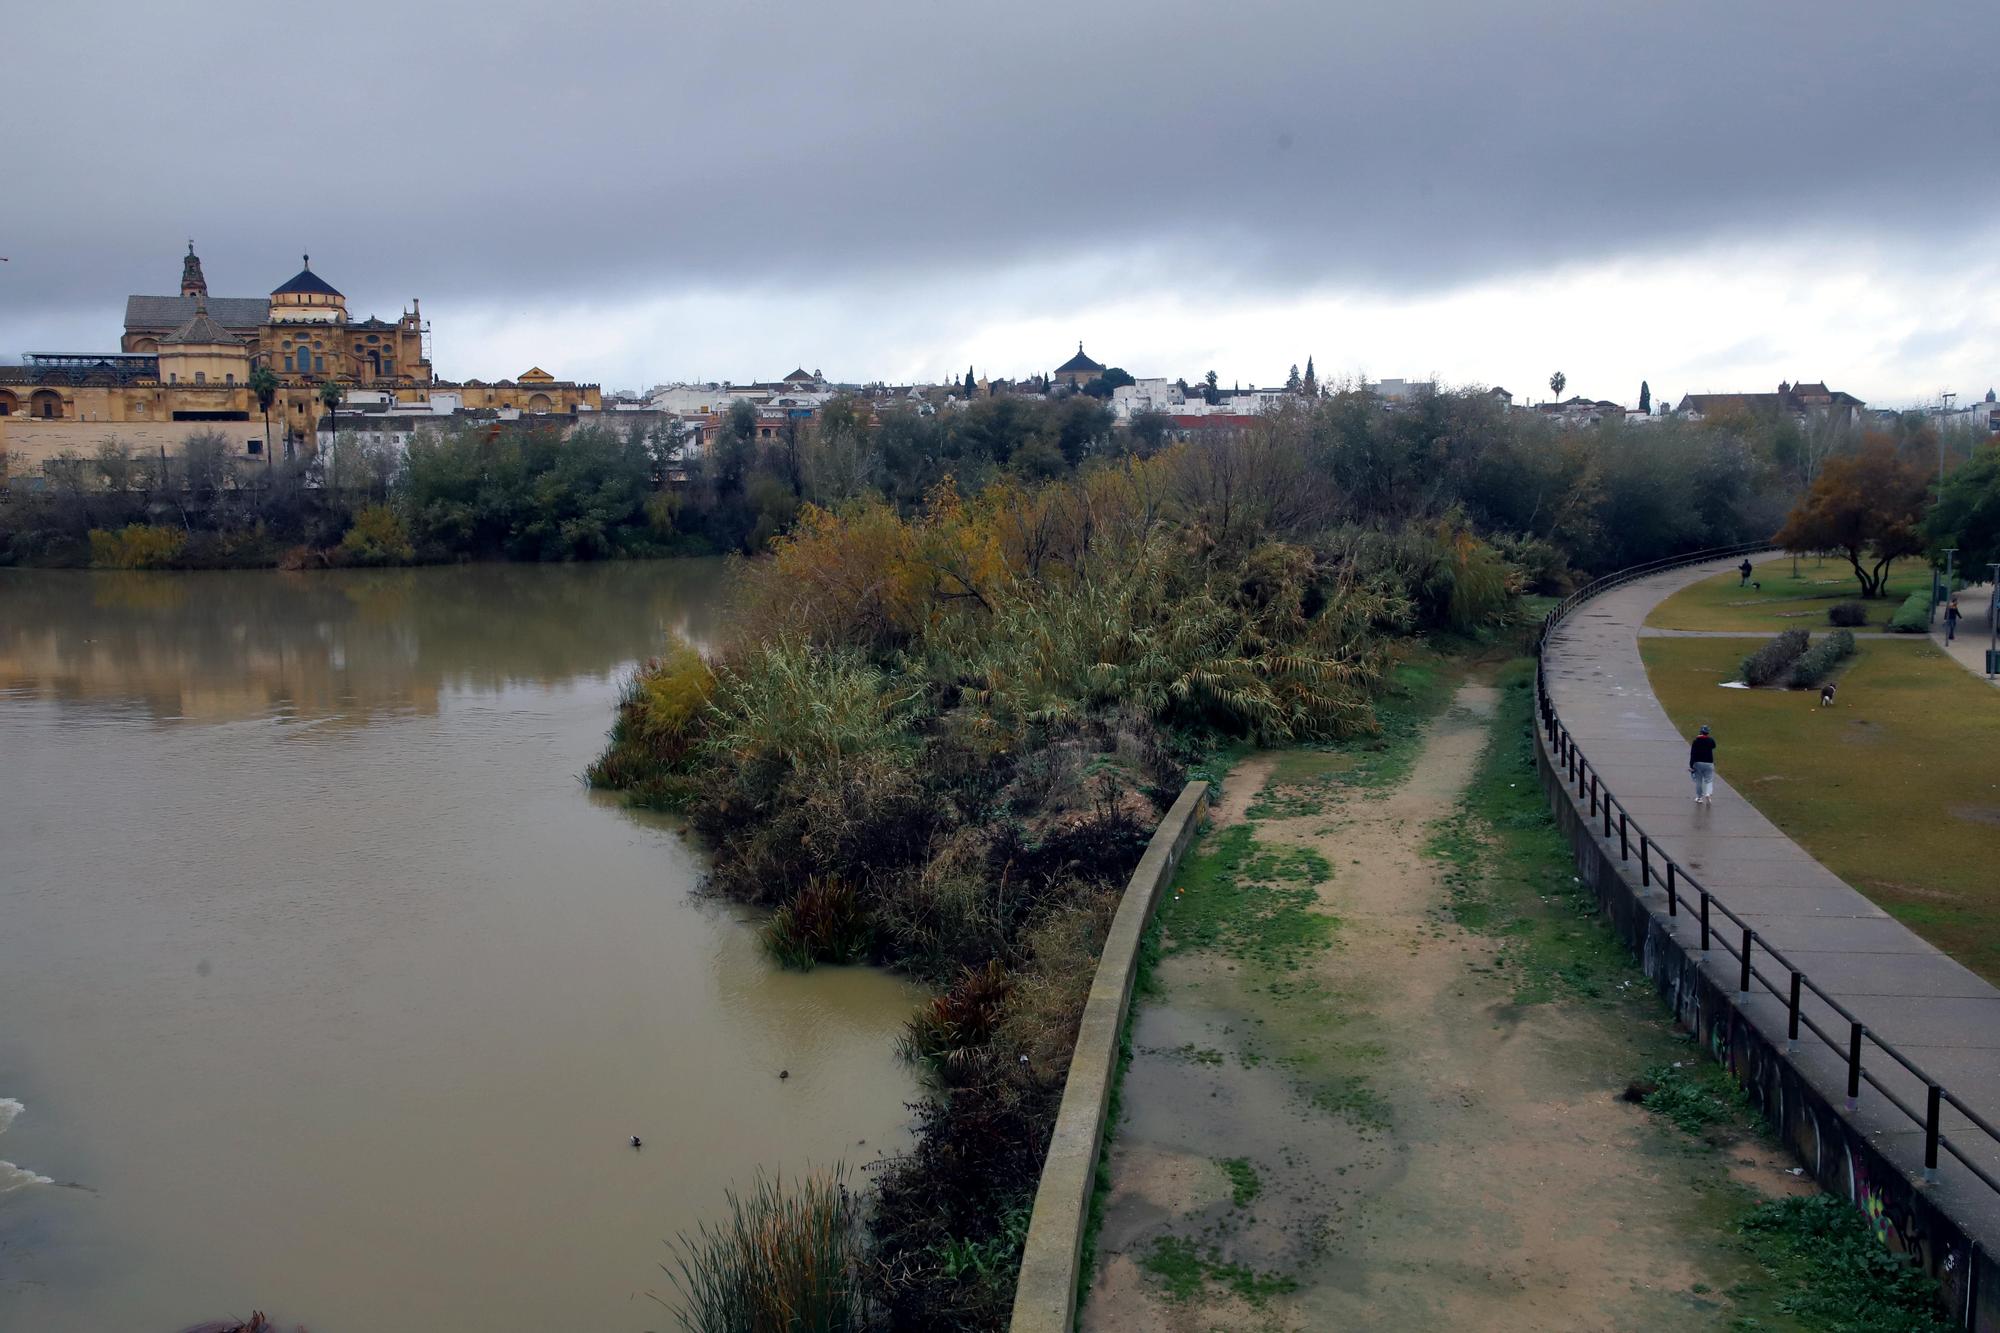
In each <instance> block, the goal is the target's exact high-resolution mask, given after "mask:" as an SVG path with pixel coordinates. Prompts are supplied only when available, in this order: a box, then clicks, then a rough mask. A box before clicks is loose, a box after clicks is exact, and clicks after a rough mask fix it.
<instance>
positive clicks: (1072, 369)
mask: <svg viewBox="0 0 2000 1333" xmlns="http://www.w3.org/2000/svg"><path fill="white" fill-rule="evenodd" d="M1102 369H1104V367H1103V366H1101V365H1099V364H1098V363H1097V362H1095V361H1092V360H1091V359H1090V358H1089V357H1087V356H1085V355H1084V354H1083V344H1082V343H1078V344H1077V345H1076V355H1075V356H1073V357H1071V358H1070V359H1069V360H1067V361H1065V362H1063V363H1062V364H1061V365H1059V366H1057V367H1056V374H1058V375H1072V374H1075V375H1081V374H1083V373H1084V372H1086V371H1098V370H1102Z"/></svg>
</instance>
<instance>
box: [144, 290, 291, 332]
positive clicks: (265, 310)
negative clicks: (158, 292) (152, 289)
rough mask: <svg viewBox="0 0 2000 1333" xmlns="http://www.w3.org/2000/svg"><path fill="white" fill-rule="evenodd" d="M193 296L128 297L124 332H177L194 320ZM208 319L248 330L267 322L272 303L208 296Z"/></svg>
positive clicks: (231, 327)
mask: <svg viewBox="0 0 2000 1333" xmlns="http://www.w3.org/2000/svg"><path fill="white" fill-rule="evenodd" d="M194 307H195V299H194V298H193V297H192V296H128V297H126V298H125V331H126V332H127V333H140V332H145V331H148V330H151V331H155V332H164V331H166V330H168V329H177V328H179V327H180V326H181V325H183V324H185V323H187V322H188V321H189V320H191V319H193V318H194ZM208 314H209V318H211V319H213V320H214V321H215V322H216V323H218V324H220V325H222V327H223V328H225V329H241V330H246V331H247V330H249V329H254V328H256V327H258V326H259V325H261V324H264V323H267V322H268V321H269V320H270V318H271V303H270V302H269V301H267V300H265V299H264V298H263V297H261V296H211V297H209V298H208Z"/></svg>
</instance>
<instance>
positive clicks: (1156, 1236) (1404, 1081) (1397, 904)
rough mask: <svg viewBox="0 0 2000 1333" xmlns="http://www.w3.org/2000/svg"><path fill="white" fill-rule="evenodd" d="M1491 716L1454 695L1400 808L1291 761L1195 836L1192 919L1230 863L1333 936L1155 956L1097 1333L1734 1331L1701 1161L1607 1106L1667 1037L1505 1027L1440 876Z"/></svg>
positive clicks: (1512, 1010) (1515, 996)
mask: <svg viewBox="0 0 2000 1333" xmlns="http://www.w3.org/2000/svg"><path fill="white" fill-rule="evenodd" d="M1494 704H1495V691H1494V690H1493V689H1492V688H1491V687H1490V686H1489V685H1487V684H1484V683H1481V682H1478V681H1475V682H1473V683H1469V684H1466V685H1464V686H1463V687H1462V688H1461V689H1460V690H1459V692H1458V694H1457V696H1456V699H1455V700H1454V702H1453V705H1452V707H1451V708H1450V709H1449V710H1448V711H1447V712H1446V713H1445V715H1444V716H1443V717H1441V718H1439V719H1438V720H1437V721H1436V722H1434V723H1433V724H1432V725H1431V726H1430V727H1429V729H1428V730H1427V731H1426V732H1425V734H1424V735H1423V737H1422V740H1421V748H1420V750H1419V751H1418V753H1417V755H1416V757H1415V760H1414V763H1413V764H1412V765H1411V767H1410V768H1409V771H1408V773H1407V776H1405V777H1404V778H1403V779H1402V780H1401V781H1400V782H1398V783H1396V784H1395V785H1394V786H1392V787H1390V788H1388V789H1386V790H1369V789H1366V788H1352V787H1348V788H1343V787H1340V786H1338V785H1337V784H1330V783H1316V782H1315V781H1314V780H1313V778H1312V776H1311V775H1312V762H1313V761H1312V760H1311V759H1310V758H1309V757H1307V756H1306V755H1305V754H1304V752H1298V753H1292V754H1287V755H1284V756H1278V757H1276V758H1268V757H1267V758H1265V761H1264V762H1261V763H1258V764H1257V766H1256V767H1255V768H1252V769H1248V770H1247V771H1246V767H1245V766H1239V768H1238V770H1237V772H1236V773H1235V774H1233V775H1232V778H1233V779H1235V781H1234V782H1233V783H1226V784H1225V793H1224V799H1223V801H1222V802H1221V803H1220V806H1219V812H1220V815H1221V818H1220V819H1219V821H1218V823H1219V825H1223V826H1225V827H1226V825H1227V824H1228V823H1229V822H1231V821H1241V822H1238V823H1236V825H1235V829H1234V831H1225V832H1218V831H1215V830H1211V832H1210V833H1208V834H1207V835H1205V836H1204V840H1203V844H1202V845H1201V846H1200V847H1199V848H1198V855H1197V858H1196V859H1195V860H1193V861H1191V862H1190V865H1189V868H1188V869H1187V870H1186V871H1185V872H1184V876H1183V877H1184V879H1187V880H1188V881H1189V883H1188V886H1187V892H1188V893H1189V894H1190V895H1194V894H1197V893H1204V894H1206V893H1214V892H1219V891H1220V890H1217V889H1214V888H1212V887H1210V886H1209V885H1208V882H1207V881H1206V880H1203V879H1202V876H1204V875H1209V874H1211V873H1212V872H1211V871H1209V870H1204V869H1203V868H1202V867H1203V866H1204V864H1212V863H1213V860H1214V858H1216V857H1218V856H1220V857H1234V858H1235V861H1234V867H1235V872H1234V878H1235V879H1236V880H1237V881H1239V882H1241V881H1245V880H1251V879H1261V880H1263V881H1264V882H1266V883H1267V884H1268V885H1270V886H1271V888H1270V892H1271V893H1272V894H1274V895H1278V896H1279V897H1282V896H1283V895H1285V894H1286V893H1291V894H1293V895H1296V897H1297V899H1298V900H1299V905H1300V913H1309V914H1311V915H1313V916H1317V917H1321V918H1325V917H1330V918H1332V919H1333V921H1334V922H1336V923H1337V924H1334V925H1332V926H1317V925H1315V924H1314V923H1313V922H1311V921H1308V920H1306V919H1305V917H1304V916H1303V915H1301V914H1300V913H1288V912H1286V911H1278V912H1276V913H1274V914H1270V915H1268V916H1267V917H1266V918H1265V919H1264V920H1263V921H1262V923H1261V924H1260V925H1259V926H1258V927H1257V929H1255V930H1250V929H1248V928H1247V927H1245V925H1244V917H1243V915H1242V913H1241V912H1240V911H1236V910H1235V909H1232V911H1233V913H1234V914H1233V915H1232V914H1231V913H1222V914H1219V915H1218V916H1217V917H1216V918H1215V919H1214V920H1213V922H1211V923H1210V926H1209V927H1208V928H1207V929H1208V934H1207V935H1204V936H1203V938H1202V939H1201V941H1200V943H1199V947H1193V948H1190V947H1188V942H1187V939H1185V938H1183V939H1176V938H1174V937H1173V936H1172V935H1170V936H1169V937H1168V938H1167V939H1166V940H1165V941H1164V943H1165V945H1166V949H1167V957H1165V958H1164V959H1163V960H1162V962H1161V964H1160V967H1159V970H1158V973H1157V976H1156V980H1157V983H1158V984H1157V987H1156V992H1155V994H1154V995H1153V996H1152V997H1151V998H1149V999H1146V1000H1143V1001H1142V1002H1141V1007H1140V1009H1139V1011H1138V1013H1137V1016H1136V1018H1135V1025H1134V1030H1133V1045H1134V1058H1133V1061H1132V1064H1131V1067H1130V1069H1129V1071H1128V1073H1127V1075H1126V1079H1125V1083H1124V1093H1123V1106H1124V1117H1123V1122H1122V1124H1121V1125H1120V1127H1119V1128H1118V1130H1117V1131H1116V1139H1115V1146H1114V1148H1113V1152H1112V1158H1111V1175H1112V1189H1111V1193H1110V1196H1109V1199H1108V1206H1107V1211H1106V1217H1105V1223H1104V1227H1103V1230H1102V1233H1101V1235H1100V1237H1099V1242H1098V1255H1099V1269H1098V1273H1097V1276H1096V1282H1095V1286H1094V1289H1093V1292H1092V1295H1091V1298H1090V1301H1089V1303H1088V1305H1087V1307H1086V1309H1085V1317H1084V1321H1083V1327H1084V1328H1085V1329H1087V1330H1099V1331H1109V1330H1140V1329H1145V1330H1152V1329H1173V1330H1190V1331H1192V1330H1208V1329H1217V1328H1228V1329H1239V1328H1270V1329H1286V1330H1290V1329H1327V1328H1399V1329H1401V1328H1464V1329H1475V1328H1476V1329H1482V1330H1510V1329H1519V1330H1529V1329H1552V1328H1562V1329H1634V1328H1654V1327H1657V1328H1687V1327H1691V1326H1692V1327H1698V1326H1702V1325H1704V1324H1709V1323H1713V1322H1717V1321H1719V1319H1720V1317H1721V1316H1722V1314H1723V1312H1724V1311H1723V1306H1724V1305H1725V1304H1726V1302H1719V1301H1718V1300H1717V1298H1715V1297H1713V1296H1712V1295H1709V1294H1708V1290H1709V1287H1710V1285H1720V1283H1721V1282H1722V1281H1723V1280H1724V1275H1723V1274H1720V1273H1718V1272H1715V1271H1712V1270H1713V1268H1714V1258H1713V1253H1712V1247H1711V1246H1710V1245H1709V1244H1708V1243H1707V1242H1706V1241H1704V1240H1701V1239H1697V1238H1691V1237H1690V1234H1689V1230H1690V1227H1689V1219H1690V1217H1691V1215H1692V1214H1693V1213H1694V1212H1696V1211H1698V1210H1699V1209H1700V1208H1701V1207H1702V1200H1701V1199H1700V1198H1699V1197H1697V1193H1698V1192H1697V1191H1694V1190H1691V1188H1690V1172H1689V1170H1688V1166H1687V1159H1688V1157H1689V1156H1690V1153H1691V1151H1692V1150H1691V1149H1690V1147H1689V1145H1688V1143H1687V1141H1686V1140H1685V1139H1684V1138H1683V1139H1680V1140H1678V1141H1677V1140H1676V1137H1675V1132H1674V1131H1672V1130H1671V1129H1670V1128H1665V1127H1663V1126H1662V1125H1661V1123H1659V1122H1658V1120H1657V1118H1656V1117H1654V1116H1652V1115H1651V1114H1650V1113H1648V1112H1646V1111H1644V1110H1642V1109H1640V1108H1638V1107H1635V1106H1632V1105H1629V1104H1626V1103H1623V1102H1621V1101H1620V1100H1618V1098H1617V1096H1616V1094H1617V1092H1618V1091H1619V1090H1620V1089H1621V1088H1623V1087H1624V1086H1625V1083H1626V1081H1627V1080H1628V1079H1629V1078H1631V1077H1632V1076H1633V1074H1634V1073H1635V1072H1636V1069H1637V1068H1638V1067H1641V1066H1642V1065H1643V1063H1644V1062H1645V1061H1646V1060H1647V1059H1649V1058H1652V1057H1654V1056H1657V1055H1658V1054H1659V1051H1660V1049H1661V1048H1660V1046H1659V1043H1660V1042H1662V1041H1663V1040H1665V1038H1664V1036H1663V1034H1662V1033H1661V1032H1655V1033H1653V1034H1652V1036H1651V1037H1650V1038H1649V1040H1651V1041H1652V1042H1653V1043H1654V1047H1653V1048H1652V1049H1650V1050H1645V1051H1642V1050H1638V1049H1635V1047H1636V1046H1638V1045H1643V1044H1644V1040H1637V1039H1635V1034H1634V1030H1633V1026H1632V1024H1631V1023H1630V1022H1629V1021H1628V1020H1627V1019H1625V1018H1623V1017H1621V1015H1620V1014H1618V1013H1616V1012H1610V1011H1607V1010H1606V1009H1605V1008H1604V1007H1602V1006H1591V1005H1566V1004H1561V1003H1541V1004H1522V1003H1520V1002H1518V1001H1519V993H1518V991H1517V989H1516V983H1515V979H1514V978H1513V977H1512V976H1510V975H1509V974H1508V969H1507V967H1506V958H1505V957H1504V956H1503V954H1504V950H1505V940H1504V938H1498V937H1495V936H1492V935H1482V934H1476V933H1472V932H1470V931H1467V930H1466V929H1463V928H1462V927H1460V926H1459V925H1457V924H1455V923H1454V921H1453V919H1452V916H1451V913H1450V911H1449V910H1448V908H1449V902H1448V898H1449V889H1448V886H1447V882H1446V876H1445V868H1446V863H1445V862H1443V861H1441V860H1439V859H1437V858H1436V857H1435V856H1433V855H1427V854H1426V846H1427V842H1428V841H1429V840H1430V838H1431V837H1432V836H1433V834H1434V833H1435V831H1436V830H1435V829H1434V828H1429V829H1427V825H1432V824H1433V821H1440V820H1445V819H1447V817H1455V816H1456V815H1457V814H1458V813H1459V811H1460V809H1461V805H1460V797H1461V795H1462V793H1463V792H1464V790H1465V788H1466V786H1467V783H1468V782H1469V781H1470V780H1471V777H1472V775H1473V773H1474V771H1475V769H1476V768H1477V766H1478V763H1479V760H1480V756H1481V754H1482V752H1483V750H1484V748H1485V745H1486V742H1487V737H1488V734H1489V729H1490V723H1491V718H1492V715H1493V709H1494ZM1246 789H1247V793H1246ZM1256 856H1262V857H1263V858H1264V860H1263V861H1261V862H1259V861H1256V860H1255V859H1254V858H1255V857H1256ZM1203 857H1207V858H1209V861H1208V862H1204V860H1203V859H1202V858H1203ZM1217 882H1218V883H1220V882H1222V881H1221V880H1218V881H1217ZM1245 901H1249V900H1248V899H1246V900H1245ZM1191 919H1192V918H1190V917H1188V916H1185V915H1176V914H1173V913H1171V912H1170V915H1169V918H1168V920H1169V924H1170V927H1174V926H1178V927H1179V928H1180V929H1181V932H1182V934H1183V935H1186V934H1188V933H1189V932H1190V931H1191V930H1192V929H1193V928H1192V927H1191V926H1188V925H1187V922H1188V921H1189V920H1191ZM1316 934H1317V935H1318V936H1319V937H1321V938H1320V941H1319V943H1317V944H1315V943H1314V940H1315V936H1316ZM1328 934H1330V941H1329V940H1326V939H1324V938H1323V937H1324V936H1326V935H1328ZM1211 936H1212V938H1210V937H1211ZM1746 1166H1747V1169H1749V1170H1750V1171H1751V1172H1752V1173H1753V1174H1755V1175H1757V1176H1758V1177H1760V1178H1772V1177H1776V1175H1777V1168H1776V1164H1775V1163H1771V1162H1769V1161H1761V1162H1760V1161H1756V1160H1754V1155H1752V1156H1751V1157H1750V1158H1748V1159H1746Z"/></svg>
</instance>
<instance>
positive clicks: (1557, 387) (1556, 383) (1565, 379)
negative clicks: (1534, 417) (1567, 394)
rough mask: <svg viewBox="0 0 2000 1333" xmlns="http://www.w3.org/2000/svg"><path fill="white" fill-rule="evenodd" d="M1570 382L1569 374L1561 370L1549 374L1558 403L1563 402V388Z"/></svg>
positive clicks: (1551, 388) (1550, 385)
mask: <svg viewBox="0 0 2000 1333" xmlns="http://www.w3.org/2000/svg"><path fill="white" fill-rule="evenodd" d="M1568 383H1569V376H1567V375H1565V374H1563V373H1562V372H1561V371H1560V370H1558V371H1557V372H1556V373H1555V374H1553V375H1551V376H1549V388H1550V390H1551V391H1553V392H1554V394H1555V396H1556V401H1557V402H1558V403H1560V402H1562V396H1563V388H1564V386H1565V385H1567V384H1568Z"/></svg>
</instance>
